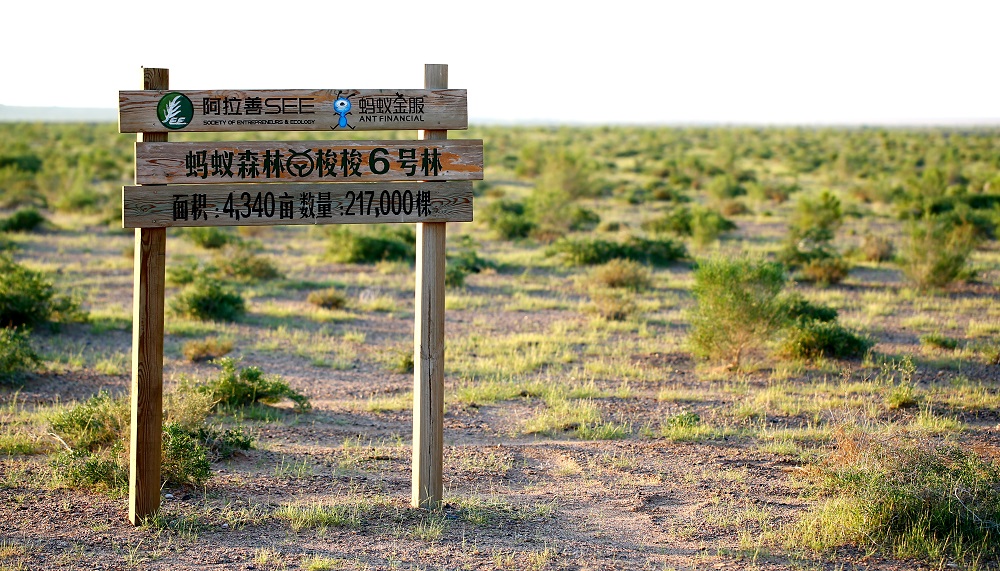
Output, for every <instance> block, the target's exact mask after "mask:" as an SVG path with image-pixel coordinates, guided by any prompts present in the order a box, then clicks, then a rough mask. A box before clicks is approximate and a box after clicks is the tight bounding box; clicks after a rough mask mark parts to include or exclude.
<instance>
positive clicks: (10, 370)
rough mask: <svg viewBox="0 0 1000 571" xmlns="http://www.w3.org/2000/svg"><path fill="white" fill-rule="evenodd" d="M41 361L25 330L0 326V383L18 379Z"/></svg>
mask: <svg viewBox="0 0 1000 571" xmlns="http://www.w3.org/2000/svg"><path fill="white" fill-rule="evenodd" d="M41 363H42V360H41V359H40V358H39V357H38V354H37V353H35V351H34V350H33V349H32V348H31V343H29V340H28V333H27V332H26V331H23V330H18V329H13V328H10V327H4V328H0V384H3V383H11V382H16V381H19V380H20V379H22V378H23V377H24V374H25V373H27V372H30V371H31V370H33V369H34V368H35V367H37V366H38V365H40V364H41Z"/></svg>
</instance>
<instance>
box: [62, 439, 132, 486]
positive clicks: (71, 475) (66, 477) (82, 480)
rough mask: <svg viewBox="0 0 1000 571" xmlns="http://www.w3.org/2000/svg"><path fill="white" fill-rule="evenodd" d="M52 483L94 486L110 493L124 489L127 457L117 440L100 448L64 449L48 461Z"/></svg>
mask: <svg viewBox="0 0 1000 571" xmlns="http://www.w3.org/2000/svg"><path fill="white" fill-rule="evenodd" d="M49 465H50V466H51V468H52V471H53V476H54V479H55V481H56V482H58V483H60V484H62V485H65V486H70V487H77V488H95V489H98V490H102V491H105V492H107V493H109V494H111V495H112V496H121V495H124V494H125V493H127V491H128V457H127V455H126V452H125V447H124V445H123V444H122V442H121V441H119V442H116V443H115V444H114V445H113V446H110V447H107V448H103V449H100V450H94V451H90V450H85V449H77V450H64V451H63V452H60V453H59V454H57V455H56V456H55V457H53V458H52V460H51V461H50V462H49Z"/></svg>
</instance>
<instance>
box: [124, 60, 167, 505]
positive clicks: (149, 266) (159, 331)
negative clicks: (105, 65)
mask: <svg viewBox="0 0 1000 571" xmlns="http://www.w3.org/2000/svg"><path fill="white" fill-rule="evenodd" d="M169 83H170V80H169V71H168V70H166V69H157V68H143V70H142V89H168V88H169ZM136 137H137V140H138V141H139V142H140V143H141V142H152V141H166V140H167V134H166V133H139V134H138V135H137V136H136ZM166 241H167V231H166V229H165V228H137V229H136V231H135V267H134V271H135V278H134V279H135V286H134V293H133V296H134V298H133V300H132V426H131V434H130V439H131V440H130V454H129V486H128V500H129V504H128V519H129V521H130V522H132V524H133V525H139V524H140V523H141V521H142V519H143V518H144V517H146V516H148V515H151V514H153V513H155V512H156V511H157V510H158V509H159V508H160V445H161V439H162V431H163V295H164V293H163V287H164V282H165V276H164V271H165V266H164V264H165V259H166Z"/></svg>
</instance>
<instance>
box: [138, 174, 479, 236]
mask: <svg viewBox="0 0 1000 571" xmlns="http://www.w3.org/2000/svg"><path fill="white" fill-rule="evenodd" d="M471 221H472V182H471V181H454V182H385V183H340V184H322V183H320V184H231V185H213V186H201V185H159V186H126V187H123V188H122V224H123V226H124V227H125V228H166V227H172V226H279V225H297V224H389V223H394V222H471Z"/></svg>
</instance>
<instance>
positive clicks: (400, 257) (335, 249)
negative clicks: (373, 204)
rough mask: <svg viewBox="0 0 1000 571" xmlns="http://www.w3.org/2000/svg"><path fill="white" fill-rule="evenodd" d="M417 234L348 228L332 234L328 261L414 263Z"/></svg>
mask: <svg viewBox="0 0 1000 571" xmlns="http://www.w3.org/2000/svg"><path fill="white" fill-rule="evenodd" d="M415 242H416V234H415V233H414V231H413V229H412V228H410V227H409V226H400V225H395V226H389V225H384V224H383V225H378V226H371V227H367V228H365V229H362V230H352V229H350V228H349V227H347V226H346V225H344V226H341V227H338V228H334V229H333V230H331V231H330V243H329V246H328V247H327V255H328V257H329V258H330V259H331V260H332V261H334V262H339V263H344V264H374V263H376V262H381V261H412V260H413V257H414V253H415V251H416V245H415Z"/></svg>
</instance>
